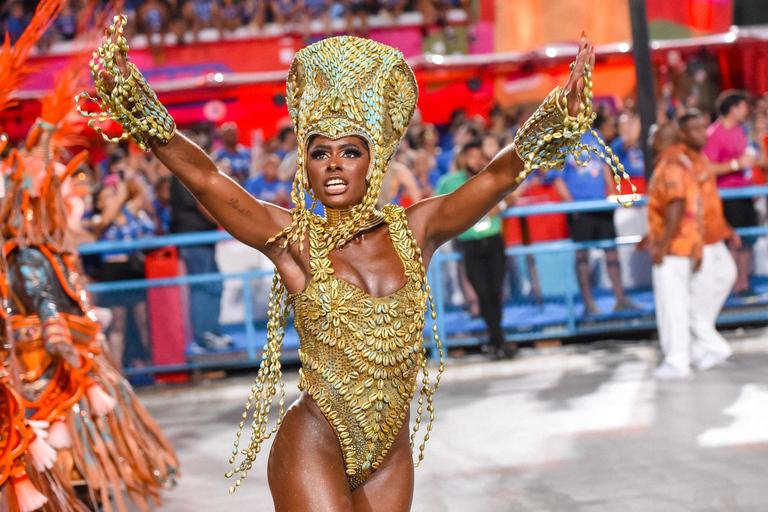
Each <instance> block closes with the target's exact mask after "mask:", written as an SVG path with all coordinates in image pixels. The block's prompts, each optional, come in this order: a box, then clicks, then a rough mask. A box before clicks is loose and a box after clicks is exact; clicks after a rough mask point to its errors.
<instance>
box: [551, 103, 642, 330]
mask: <svg viewBox="0 0 768 512" xmlns="http://www.w3.org/2000/svg"><path fill="white" fill-rule="evenodd" d="M608 120H609V118H607V117H605V116H601V115H598V117H597V119H595V122H594V128H595V130H596V131H598V133H599V129H600V127H601V126H602V125H603V124H604V123H606V122H607V121H608ZM601 137H602V135H601ZM581 142H582V143H583V144H587V145H589V146H590V147H593V148H598V147H600V146H599V143H598V142H597V139H596V138H595V137H594V136H593V135H592V134H591V133H589V132H587V133H585V134H584V135H583V136H582V137H581ZM585 157H586V154H583V155H582V158H585ZM552 184H553V185H554V187H555V189H556V190H557V192H558V193H559V194H560V197H562V199H563V201H589V200H595V199H605V198H606V190H607V189H608V188H609V187H611V186H612V185H613V175H612V173H611V170H610V168H609V167H608V166H607V165H605V164H604V163H603V161H602V160H600V159H599V158H597V157H596V156H594V155H593V158H592V159H591V160H590V161H589V163H588V164H587V165H586V166H584V167H582V166H579V165H578V164H577V163H576V161H575V159H574V158H573V156H570V155H569V156H568V158H567V160H566V163H565V167H564V168H563V171H562V173H557V174H556V176H555V177H554V180H553V183H552ZM568 228H569V229H570V231H571V239H572V240H573V241H574V242H589V241H593V240H605V239H613V238H616V229H615V227H614V225H613V210H607V211H597V212H579V213H571V214H568ZM605 264H606V267H607V269H608V277H609V278H610V280H611V284H612V286H613V294H614V296H615V297H616V304H615V305H614V307H613V309H614V311H626V310H634V309H640V307H639V306H637V305H636V304H635V303H634V302H632V301H631V300H630V299H629V297H627V295H626V294H625V292H624V286H623V284H622V282H621V265H620V264H619V255H618V253H617V251H616V249H606V250H605ZM591 273H592V272H591V267H590V264H589V250H588V249H580V250H578V251H576V278H577V280H578V282H579V288H580V290H581V296H582V298H583V299H584V315H585V316H595V315H599V314H601V312H600V309H599V308H598V307H597V304H595V299H594V297H593V296H592V287H591V281H592V276H591Z"/></svg>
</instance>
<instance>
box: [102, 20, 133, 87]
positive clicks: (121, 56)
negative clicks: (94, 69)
mask: <svg viewBox="0 0 768 512" xmlns="http://www.w3.org/2000/svg"><path fill="white" fill-rule="evenodd" d="M122 27H123V21H122V18H121V19H120V21H119V22H117V24H116V25H115V30H114V32H112V33H111V34H110V33H109V29H107V30H106V33H105V34H104V37H103V38H102V39H101V45H102V46H104V45H106V44H108V43H111V44H114V45H116V46H119V41H120V37H121V36H120V30H121V29H122ZM115 63H116V64H117V68H118V69H119V70H120V74H121V75H122V76H123V78H126V79H127V78H129V77H130V76H131V71H130V69H128V59H127V55H126V54H125V52H124V51H123V50H118V51H117V52H115ZM99 77H100V78H101V79H102V80H103V81H104V83H105V84H106V85H107V86H108V87H109V89H110V90H112V89H114V88H115V77H114V76H112V74H111V73H110V72H109V71H107V70H106V69H102V70H101V71H99Z"/></svg>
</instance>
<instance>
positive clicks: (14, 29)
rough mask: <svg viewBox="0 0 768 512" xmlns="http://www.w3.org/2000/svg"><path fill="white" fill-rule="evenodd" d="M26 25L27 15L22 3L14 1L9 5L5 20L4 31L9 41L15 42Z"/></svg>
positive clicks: (27, 21)
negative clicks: (9, 10)
mask: <svg viewBox="0 0 768 512" xmlns="http://www.w3.org/2000/svg"><path fill="white" fill-rule="evenodd" d="M27 25H29V16H28V15H27V13H26V12H24V4H22V3H21V2H16V3H15V4H13V5H11V12H10V13H9V14H8V18H7V19H6V20H5V32H6V33H7V34H8V37H9V38H10V39H11V43H15V42H16V41H17V40H18V39H19V37H21V34H23V33H24V29H26V28H27Z"/></svg>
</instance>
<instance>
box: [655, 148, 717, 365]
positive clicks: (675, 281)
mask: <svg viewBox="0 0 768 512" xmlns="http://www.w3.org/2000/svg"><path fill="white" fill-rule="evenodd" d="M690 142H691V141H688V140H684V143H683V144H678V145H676V146H673V147H671V148H668V149H667V150H665V151H664V152H663V153H662V154H661V155H660V157H659V160H658V163H657V165H656V168H655V169H654V172H653V176H652V178H651V182H650V184H649V191H648V225H649V230H650V233H649V238H650V242H651V258H652V260H653V269H652V271H653V289H654V301H655V303H656V320H657V325H658V331H659V341H660V342H661V348H662V350H663V351H664V362H663V363H662V364H661V365H660V366H659V367H658V368H657V369H656V371H655V372H654V376H655V377H656V378H659V379H679V378H686V377H688V376H689V375H690V373H691V369H690V362H691V359H690V358H691V355H690V349H691V326H690V321H689V311H690V305H691V294H690V287H691V282H692V280H693V275H694V273H695V272H696V271H697V270H698V268H699V266H700V264H701V258H702V249H703V245H704V227H703V208H702V203H701V196H700V195H699V187H698V185H697V183H696V179H695V176H696V175H697V174H698V172H700V171H701V170H702V169H704V170H706V168H707V165H708V163H707V160H706V158H704V157H703V156H702V155H701V147H700V146H699V147H696V146H697V145H696V144H693V145H690ZM704 142H706V137H705V140H704ZM702 145H703V144H702Z"/></svg>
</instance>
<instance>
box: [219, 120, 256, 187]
mask: <svg viewBox="0 0 768 512" xmlns="http://www.w3.org/2000/svg"><path fill="white" fill-rule="evenodd" d="M239 137H240V129H239V128H238V126H237V124H236V123H232V122H230V123H224V124H222V125H221V128H220V129H219V141H221V146H222V147H221V148H219V149H217V150H216V151H214V152H213V155H211V159H212V160H213V161H214V162H215V161H217V160H223V159H226V160H227V161H228V162H229V170H230V172H231V173H232V177H233V178H235V180H236V181H237V182H238V183H240V184H242V183H244V182H245V180H246V178H248V176H249V175H250V174H251V150H250V148H247V147H245V146H243V145H242V144H238V143H237V140H238V138H239Z"/></svg>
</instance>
